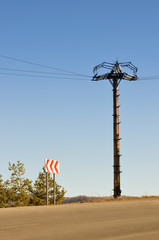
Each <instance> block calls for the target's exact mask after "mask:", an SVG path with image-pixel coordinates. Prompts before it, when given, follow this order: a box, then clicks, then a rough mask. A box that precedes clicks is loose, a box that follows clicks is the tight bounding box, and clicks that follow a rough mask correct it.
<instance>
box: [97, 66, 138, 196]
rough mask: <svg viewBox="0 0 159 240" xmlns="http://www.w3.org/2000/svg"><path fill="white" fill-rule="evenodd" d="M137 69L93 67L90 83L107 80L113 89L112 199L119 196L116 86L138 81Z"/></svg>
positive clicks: (132, 67) (117, 95)
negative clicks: (123, 82)
mask: <svg viewBox="0 0 159 240" xmlns="http://www.w3.org/2000/svg"><path fill="white" fill-rule="evenodd" d="M122 67H127V68H129V69H131V70H132V71H133V75H130V74H128V73H125V72H122ZM100 68H106V69H109V70H110V72H109V73H106V74H103V75H98V72H97V71H98V69H100ZM137 71H138V69H137V68H136V67H135V66H134V65H133V64H132V63H131V62H124V63H123V62H122V63H119V62H118V61H117V62H116V63H107V62H103V63H101V64H99V65H97V66H96V67H94V69H93V72H94V74H95V75H94V77H93V79H92V81H99V80H109V82H110V83H111V85H112V87H113V137H114V139H113V143H114V166H113V167H114V189H113V190H114V198H117V197H119V196H121V189H120V173H121V171H120V144H119V141H120V138H119V124H120V122H119V100H118V97H119V94H118V86H119V83H120V82H121V80H122V79H123V80H128V81H135V80H137V79H138V77H137V75H136V73H137Z"/></svg>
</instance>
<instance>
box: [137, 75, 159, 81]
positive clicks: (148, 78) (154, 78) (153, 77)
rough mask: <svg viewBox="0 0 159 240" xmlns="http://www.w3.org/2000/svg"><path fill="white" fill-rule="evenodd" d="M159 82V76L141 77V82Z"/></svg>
mask: <svg viewBox="0 0 159 240" xmlns="http://www.w3.org/2000/svg"><path fill="white" fill-rule="evenodd" d="M140 80H141V81H148V80H159V75H156V76H149V77H139V81H140Z"/></svg>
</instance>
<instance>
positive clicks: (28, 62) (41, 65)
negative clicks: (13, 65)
mask: <svg viewBox="0 0 159 240" xmlns="http://www.w3.org/2000/svg"><path fill="white" fill-rule="evenodd" d="M0 57H2V58H6V59H10V60H14V61H18V62H22V63H27V64H30V65H34V66H38V67H44V68H49V69H54V70H57V71H62V72H67V73H71V74H74V75H78V76H83V77H91V76H89V75H85V74H80V73H76V72H72V71H67V70H64V69H61V68H55V67H50V66H47V65H43V64H38V63H34V62H30V61H25V60H22V59H18V58H13V57H9V56H5V55H2V54H0Z"/></svg>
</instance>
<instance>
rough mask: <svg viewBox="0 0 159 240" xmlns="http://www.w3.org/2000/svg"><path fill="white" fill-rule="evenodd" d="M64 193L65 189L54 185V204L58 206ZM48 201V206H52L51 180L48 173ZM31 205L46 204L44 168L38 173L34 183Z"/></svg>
mask: <svg viewBox="0 0 159 240" xmlns="http://www.w3.org/2000/svg"><path fill="white" fill-rule="evenodd" d="M65 193H66V191H65V189H64V188H62V187H61V186H60V185H58V184H57V183H56V204H60V203H61V202H62V200H63V198H64V195H65ZM48 200H49V203H50V204H53V179H52V177H51V174H50V173H48ZM33 203H34V205H45V204H46V171H45V168H44V167H43V171H42V172H40V173H39V176H38V178H37V179H36V180H35V183H34V201H33Z"/></svg>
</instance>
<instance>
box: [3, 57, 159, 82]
mask: <svg viewBox="0 0 159 240" xmlns="http://www.w3.org/2000/svg"><path fill="white" fill-rule="evenodd" d="M0 57H1V58H6V59H9V60H13V61H18V62H22V63H26V64H30V65H34V66H38V67H43V68H47V69H53V70H56V71H60V72H63V73H60V72H43V71H34V70H24V69H13V68H12V69H11V68H2V67H0V70H4V71H9V72H11V71H13V72H24V73H35V74H36V73H38V74H49V75H59V76H60V75H61V76H67V77H53V76H46V75H45V76H44V75H32V74H29V75H28V74H15V73H7V72H0V74H1V75H10V76H11V75H12V76H25V77H38V78H41V77H45V78H56V79H66V80H90V79H92V78H93V76H90V75H86V74H81V73H77V72H73V71H68V70H64V69H61V68H56V67H51V66H47V65H44V64H39V63H35V62H30V61H26V60H22V59H18V58H14V57H10V56H6V55H2V54H0ZM68 76H70V77H74V78H69V77H68ZM76 77H80V79H79V78H76ZM83 78H89V79H83ZM144 80H147V81H148V80H159V75H156V76H146V77H139V78H138V80H137V81H144Z"/></svg>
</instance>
